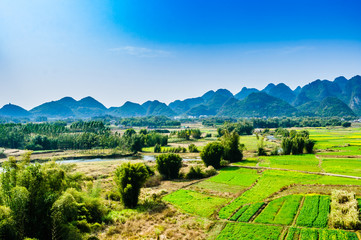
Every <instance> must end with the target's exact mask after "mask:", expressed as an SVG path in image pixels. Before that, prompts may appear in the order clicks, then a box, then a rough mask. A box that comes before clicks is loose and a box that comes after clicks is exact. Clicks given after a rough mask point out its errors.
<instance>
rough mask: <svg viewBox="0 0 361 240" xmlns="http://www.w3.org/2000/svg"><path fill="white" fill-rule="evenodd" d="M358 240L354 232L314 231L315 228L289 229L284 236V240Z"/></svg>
mask: <svg viewBox="0 0 361 240" xmlns="http://www.w3.org/2000/svg"><path fill="white" fill-rule="evenodd" d="M294 239H300V240H317V239H319V240H329V239H335V240H338V239H339V240H341V239H348V240H358V237H357V235H356V233H355V232H349V231H343V230H333V229H315V228H302V229H301V228H297V227H290V228H289V230H288V233H287V235H286V238H285V240H294Z"/></svg>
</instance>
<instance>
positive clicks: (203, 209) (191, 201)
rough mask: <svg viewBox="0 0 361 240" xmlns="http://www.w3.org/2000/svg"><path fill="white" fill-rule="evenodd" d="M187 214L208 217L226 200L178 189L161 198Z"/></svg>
mask: <svg viewBox="0 0 361 240" xmlns="http://www.w3.org/2000/svg"><path fill="white" fill-rule="evenodd" d="M163 200H164V201H166V202H170V203H172V204H173V205H175V206H177V207H179V208H180V209H182V210H184V211H185V212H187V213H193V214H197V215H199V216H202V217H210V216H211V215H212V214H213V213H214V211H215V210H217V208H219V207H220V206H221V205H223V204H225V203H226V202H227V201H228V199H226V198H221V197H213V196H208V195H206V194H202V193H198V192H194V191H191V190H184V189H180V190H178V191H175V192H173V193H171V194H169V195H167V196H165V197H164V198H163Z"/></svg>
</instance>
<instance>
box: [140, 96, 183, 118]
mask: <svg viewBox="0 0 361 240" xmlns="http://www.w3.org/2000/svg"><path fill="white" fill-rule="evenodd" d="M142 107H143V108H144V109H145V111H146V115H147V116H167V117H173V116H175V115H176V114H175V113H174V112H173V110H172V109H171V108H170V107H168V106H167V105H166V104H165V103H161V102H159V101H157V100H155V101H147V102H145V103H143V104H142Z"/></svg>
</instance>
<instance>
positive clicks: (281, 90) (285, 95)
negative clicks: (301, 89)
mask: <svg viewBox="0 0 361 240" xmlns="http://www.w3.org/2000/svg"><path fill="white" fill-rule="evenodd" d="M268 95H270V96H272V97H276V98H279V99H282V100H284V101H286V102H288V103H292V102H293V101H294V100H295V98H296V95H295V93H294V92H293V91H292V90H291V88H289V87H288V86H287V85H286V84H284V83H280V84H277V85H276V86H274V87H273V88H271V89H269V91H268Z"/></svg>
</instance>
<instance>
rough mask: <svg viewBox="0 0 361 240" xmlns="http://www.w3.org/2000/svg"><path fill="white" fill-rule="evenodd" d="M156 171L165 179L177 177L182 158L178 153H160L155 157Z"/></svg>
mask: <svg viewBox="0 0 361 240" xmlns="http://www.w3.org/2000/svg"><path fill="white" fill-rule="evenodd" d="M156 164H157V169H158V172H159V173H160V174H161V175H162V176H163V177H164V178H165V179H174V178H178V176H179V170H180V168H181V167H182V158H181V157H180V156H179V155H178V154H173V153H169V154H161V155H159V156H157V159H156Z"/></svg>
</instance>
